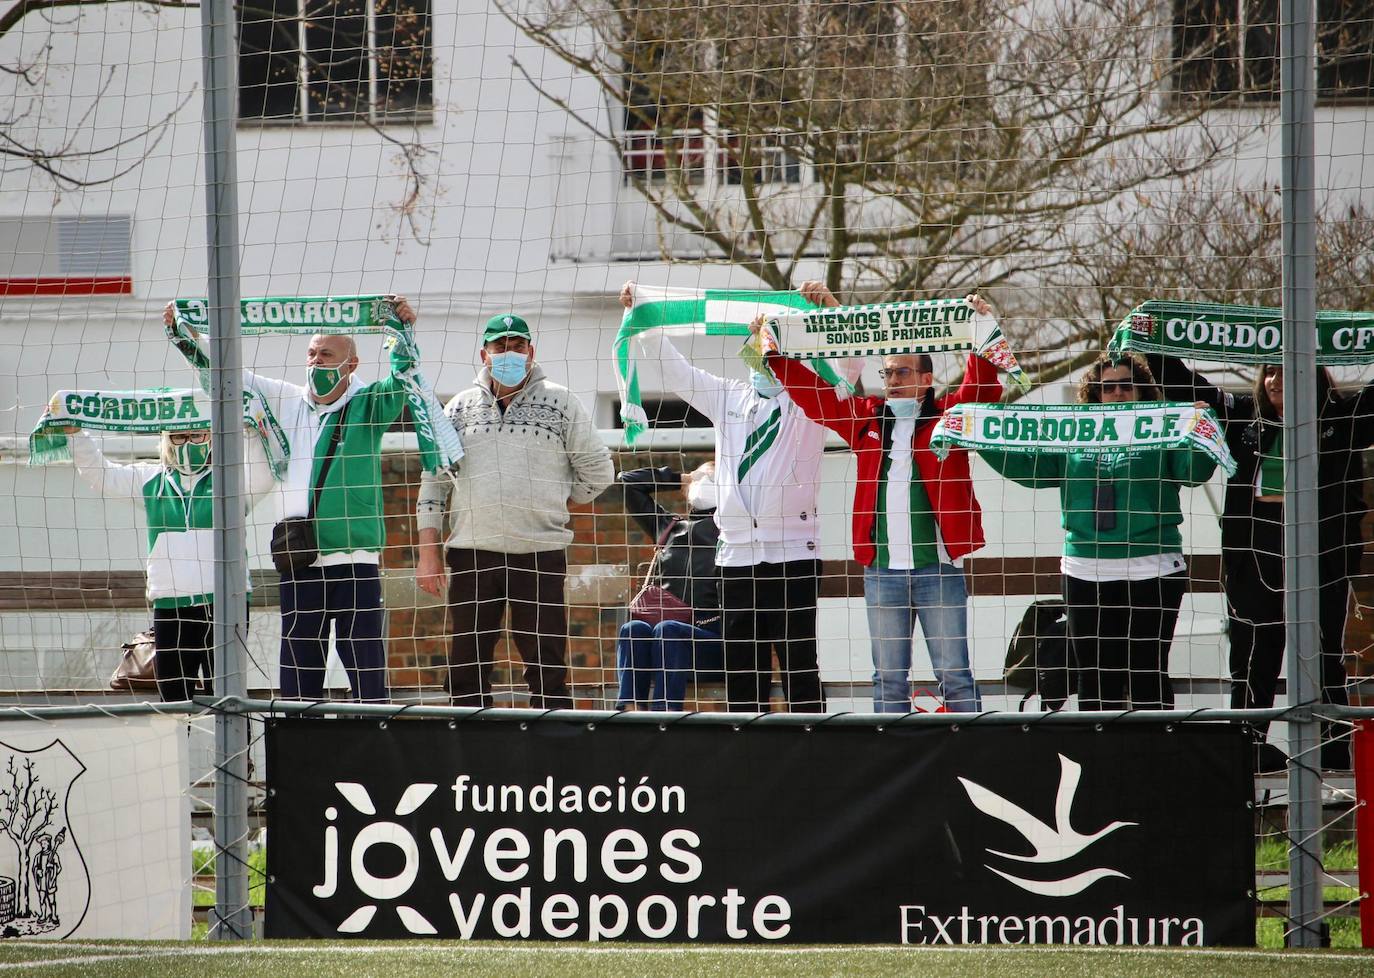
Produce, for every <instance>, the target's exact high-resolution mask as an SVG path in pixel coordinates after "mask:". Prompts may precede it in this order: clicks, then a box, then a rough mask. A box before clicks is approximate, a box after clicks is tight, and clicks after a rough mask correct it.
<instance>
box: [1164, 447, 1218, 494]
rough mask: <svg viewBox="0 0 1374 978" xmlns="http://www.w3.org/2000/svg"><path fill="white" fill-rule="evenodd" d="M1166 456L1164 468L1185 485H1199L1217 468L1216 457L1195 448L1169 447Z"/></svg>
mask: <svg viewBox="0 0 1374 978" xmlns="http://www.w3.org/2000/svg"><path fill="white" fill-rule="evenodd" d="M1167 456H1168V457H1167V460H1166V462H1165V467H1166V470H1167V471H1168V473H1169V475H1170V476H1172V477H1173V478H1175V479H1177V480H1178V481H1179V482H1181V483H1183V484H1184V485H1185V486H1200V485H1202V484H1203V483H1204V482H1206V481H1207V480H1208V479H1210V478H1211V477H1212V473H1214V472H1215V471H1216V470H1217V462H1216V459H1214V458H1212V456H1210V455H1208V454H1207V453H1206V452H1203V451H1199V450H1198V449H1196V448H1171V449H1168V451H1167Z"/></svg>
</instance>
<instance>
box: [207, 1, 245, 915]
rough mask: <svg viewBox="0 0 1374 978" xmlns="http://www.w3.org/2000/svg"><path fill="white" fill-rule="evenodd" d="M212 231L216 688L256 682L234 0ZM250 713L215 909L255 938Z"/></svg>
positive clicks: (224, 801)
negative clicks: (251, 674)
mask: <svg viewBox="0 0 1374 978" xmlns="http://www.w3.org/2000/svg"><path fill="white" fill-rule="evenodd" d="M200 11H201V46H202V52H201V64H202V67H203V78H204V83H205V102H204V105H205V238H206V245H207V256H206V257H207V260H208V271H209V291H208V298H209V305H210V310H209V312H210V377H211V380H210V384H211V391H210V396H211V405H212V407H211V412H212V417H213V435H212V438H213V445H214V448H213V452H212V462H211V472H212V477H213V479H214V487H215V493H214V514H215V623H214V643H215V693H217V694H219V695H221V696H226V695H227V696H244V695H245V694H246V693H247V691H248V684H247V671H246V663H247V655H246V651H247V646H246V641H247V638H248V635H247V628H248V603H247V593H246V590H247V588H246V584H247V566H246V564H247V559H246V549H245V538H244V525H243V524H244V511H243V488H244V486H243V355H242V351H241V348H240V346H241V344H240V340H239V229H238V219H239V208H238V172H237V167H236V160H235V158H234V156H235V145H234V125H235V115H236V112H237V105H238V45H237V43H236V40H235V30H234V6H233V2H232V0H205V2H203V3H202V4H201V6H200ZM247 786H248V719H247V717H246V716H245V715H244V714H243V713H242V712H241V711H239V710H223V711H220V712H218V713H217V714H216V715H215V912H214V915H213V917H212V918H211V921H210V936H211V937H212V938H214V939H216V940H246V939H248V938H250V937H252V934H253V926H252V915H251V912H250V910H249V907H248V845H247V836H248V791H247Z"/></svg>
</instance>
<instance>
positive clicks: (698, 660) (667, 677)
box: [615, 621, 722, 710]
mask: <svg viewBox="0 0 1374 978" xmlns="http://www.w3.org/2000/svg"><path fill="white" fill-rule="evenodd" d="M615 651H616V663H617V666H618V667H619V673H620V693H619V695H618V696H617V697H616V702H617V703H619V705H620V706H622V707H623V706H626V705H628V704H630V703H637V704H639V705H640V706H646V705H647V706H649V708H650V709H653V710H662V709H664V708H665V703H664V701H665V700H666V701H667V705H666V708H667V709H669V710H680V709H682V702H683V700H685V699H686V698H687V680H688V678H689V677H690V676H692V675H693V673H694V672H695V673H696V674H698V675H700V674H701V673H703V672H715V673H719V672H720V671H721V669H722V665H721V645H720V636H719V635H717V634H716V633H715V632H712V631H707V630H706V629H705V628H697V627H696V626H695V625H693V624H692V623H691V622H685V621H661V622H659V623H658V624H657V625H650V624H649V623H648V622H645V621H627V622H626V623H625V624H623V625H621V626H620V637H619V638H618V639H617V640H616V643H615ZM651 689H657V691H658V692H657V695H656V696H654V698H653V699H652V700H651V699H650V690H651Z"/></svg>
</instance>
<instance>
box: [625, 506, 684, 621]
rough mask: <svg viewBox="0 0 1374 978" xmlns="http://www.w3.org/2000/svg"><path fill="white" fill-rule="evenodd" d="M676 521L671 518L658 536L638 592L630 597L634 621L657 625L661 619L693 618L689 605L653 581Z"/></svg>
mask: <svg viewBox="0 0 1374 978" xmlns="http://www.w3.org/2000/svg"><path fill="white" fill-rule="evenodd" d="M678 522H679V521H678V520H673V521H672V522H671V523H669V524H668V527H667V529H665V530H664V531H663V535H662V536H661V537H659V541H658V549H657V550H655V551H654V559H653V561H652V562H651V563H650V564H649V571H648V573H647V574H645V575H644V585H643V587H641V588H640V589H639V593H638V594H636V595H635V596H634V597H633V598H631V599H630V617H631V618H633V619H635V620H636V621H642V622H646V623H647V624H650V625H657V624H658V623H659V622H663V621H684V622H690V621H691V620H692V618H693V612H692V609H691V607H690V606H689V605H687V604H684V603H683V602H682V600H681V599H680V598H678V597H677V595H675V594H673V593H672V592H671V591H669V590H668V589H667V588H666V587H664V586H663V585H662V584H656V583H654V582H655V580H657V579H658V577H659V558H660V557H661V556H662V555H663V547H664V544H666V543H667V542H668V535H669V534H670V533H672V532H673V527H674V526H676V525H677V524H678Z"/></svg>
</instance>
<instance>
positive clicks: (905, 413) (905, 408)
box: [887, 397, 921, 418]
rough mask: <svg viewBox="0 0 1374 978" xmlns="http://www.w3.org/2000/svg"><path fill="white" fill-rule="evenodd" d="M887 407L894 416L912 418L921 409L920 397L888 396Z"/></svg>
mask: <svg viewBox="0 0 1374 978" xmlns="http://www.w3.org/2000/svg"><path fill="white" fill-rule="evenodd" d="M887 409H888V410H889V411H891V412H892V414H893V416H894V417H898V418H914V417H916V415H917V413H918V412H919V411H920V410H921V399H920V398H919V397H889V398H888V399H887Z"/></svg>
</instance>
